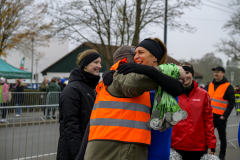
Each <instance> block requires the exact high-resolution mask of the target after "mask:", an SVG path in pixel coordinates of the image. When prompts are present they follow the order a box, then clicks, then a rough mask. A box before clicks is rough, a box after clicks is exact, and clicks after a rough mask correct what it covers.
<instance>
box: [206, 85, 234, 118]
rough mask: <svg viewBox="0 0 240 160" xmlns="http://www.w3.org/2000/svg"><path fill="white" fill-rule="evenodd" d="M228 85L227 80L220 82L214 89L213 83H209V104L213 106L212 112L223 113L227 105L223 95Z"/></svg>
mask: <svg viewBox="0 0 240 160" xmlns="http://www.w3.org/2000/svg"><path fill="white" fill-rule="evenodd" d="M229 85H230V83H229V82H226V83H224V84H221V85H220V86H218V87H217V89H216V90H215V91H214V84H213V83H210V84H209V88H208V94H209V95H210V98H211V105H212V107H213V111H212V112H213V113H215V114H218V115H223V114H224V112H225V110H226V109H227V106H228V101H227V100H225V99H223V96H224V94H225V92H226V90H227V88H228V86H229Z"/></svg>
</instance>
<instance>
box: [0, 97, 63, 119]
mask: <svg viewBox="0 0 240 160" xmlns="http://www.w3.org/2000/svg"><path fill="white" fill-rule="evenodd" d="M59 96H60V92H49V93H47V92H8V93H4V94H3V96H2V97H3V98H4V97H5V100H6V99H7V101H6V102H5V103H0V110H1V114H2V117H0V118H2V119H1V120H0V122H6V123H9V122H12V121H13V119H14V118H15V119H19V118H20V117H21V119H24V118H25V119H26V118H32V116H33V109H31V108H30V109H29V110H28V112H29V115H28V117H26V116H22V115H25V114H26V112H27V109H26V108H21V107H19V108H18V109H16V114H13V109H8V110H7V111H8V118H5V114H6V110H3V108H5V107H7V106H29V105H49V104H57V105H58V104H59V102H58V101H59ZM36 110H37V111H38V110H39V108H36ZM55 113H57V112H56V107H51V108H46V107H45V108H42V114H41V115H40V118H41V120H42V121H45V120H46V119H55V118H56V115H55ZM45 115H46V117H45ZM35 118H38V117H35Z"/></svg>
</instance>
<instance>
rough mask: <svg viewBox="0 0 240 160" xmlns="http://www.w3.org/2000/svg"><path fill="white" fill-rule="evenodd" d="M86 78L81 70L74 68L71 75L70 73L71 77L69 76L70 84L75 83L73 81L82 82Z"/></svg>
mask: <svg viewBox="0 0 240 160" xmlns="http://www.w3.org/2000/svg"><path fill="white" fill-rule="evenodd" d="M84 79H85V77H84V75H83V73H82V70H81V68H79V67H78V68H74V69H73V70H72V71H71V73H70V76H69V83H71V82H73V81H82V80H84Z"/></svg>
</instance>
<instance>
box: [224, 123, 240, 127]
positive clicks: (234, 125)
mask: <svg viewBox="0 0 240 160" xmlns="http://www.w3.org/2000/svg"><path fill="white" fill-rule="evenodd" d="M236 126H239V124H233V125H228V126H227V127H236Z"/></svg>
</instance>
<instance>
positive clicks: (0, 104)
mask: <svg viewBox="0 0 240 160" xmlns="http://www.w3.org/2000/svg"><path fill="white" fill-rule="evenodd" d="M4 107H7V103H0V108H1V110H2V118H3V119H5V118H6V113H7V110H8V109H4Z"/></svg>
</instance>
